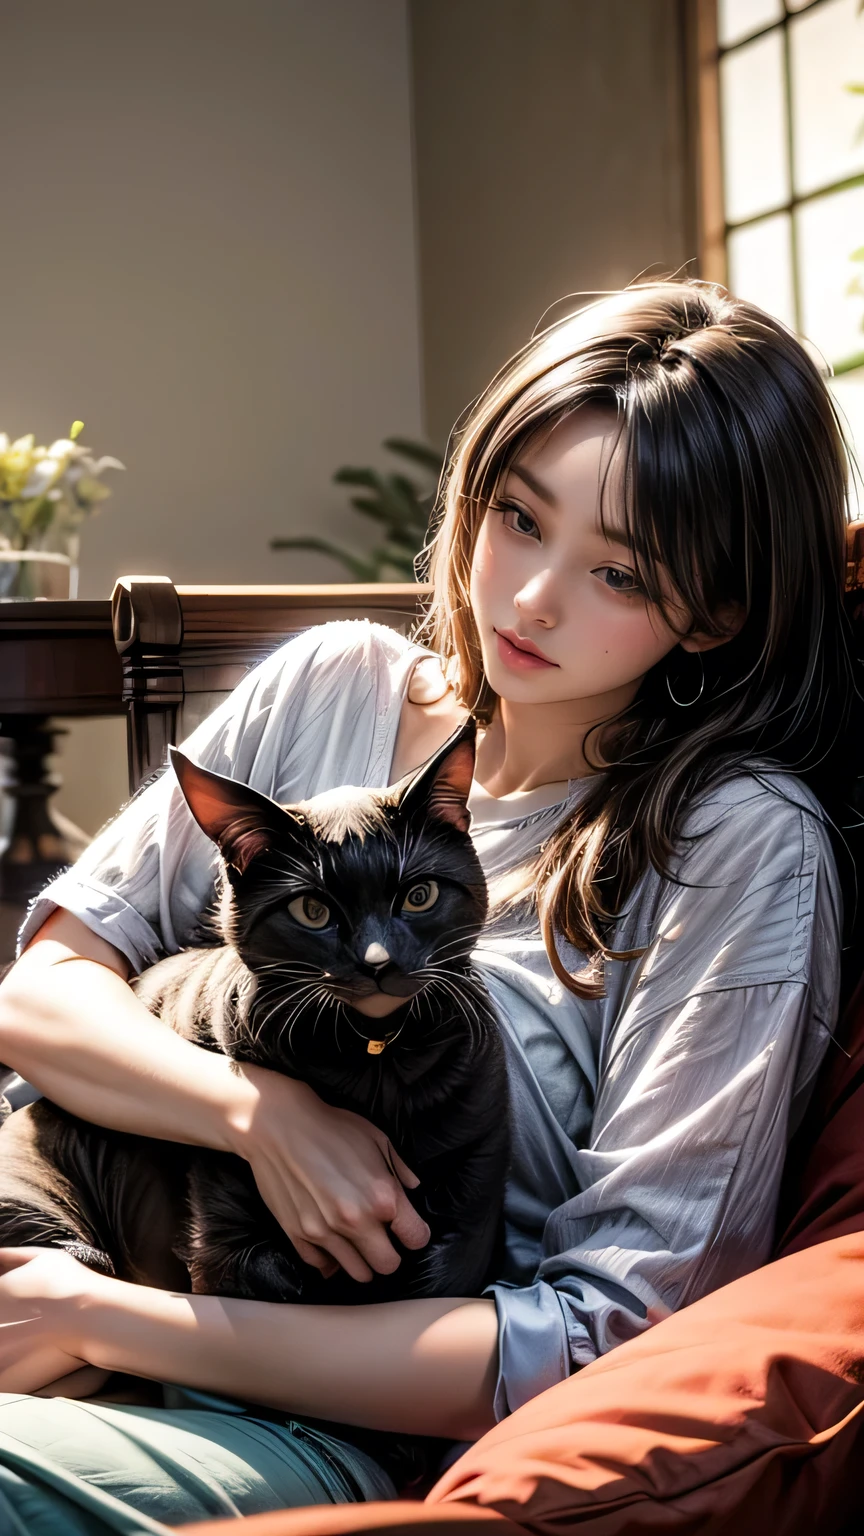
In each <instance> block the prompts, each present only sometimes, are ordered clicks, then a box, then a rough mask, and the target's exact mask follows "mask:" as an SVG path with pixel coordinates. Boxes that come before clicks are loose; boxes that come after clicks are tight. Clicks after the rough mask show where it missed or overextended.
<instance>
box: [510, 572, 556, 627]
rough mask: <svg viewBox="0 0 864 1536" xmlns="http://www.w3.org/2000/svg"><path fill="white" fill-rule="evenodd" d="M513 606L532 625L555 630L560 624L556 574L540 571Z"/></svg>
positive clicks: (517, 596) (528, 582) (517, 597)
mask: <svg viewBox="0 0 864 1536" xmlns="http://www.w3.org/2000/svg"><path fill="white" fill-rule="evenodd" d="M513 606H514V608H516V609H517V610H518V612H519V613H520V614H521V615H522V617H523V618H524V619H526V620H530V622H531V623H532V624H542V625H543V626H544V628H546V629H553V628H554V627H555V625H556V624H557V622H558V601H557V595H556V578H555V573H554V572H553V571H551V570H546V571H538V572H537V573H536V575H534V576H532V577H531V579H530V581H526V583H525V585H524V586H523V587H520V589H519V591H518V592H517V593H516V595H515V597H514V598H513Z"/></svg>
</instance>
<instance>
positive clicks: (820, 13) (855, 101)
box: [789, 0, 864, 233]
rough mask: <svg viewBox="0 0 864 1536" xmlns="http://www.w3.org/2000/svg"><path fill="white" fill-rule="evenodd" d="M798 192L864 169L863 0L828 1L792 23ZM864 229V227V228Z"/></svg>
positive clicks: (790, 33) (810, 190)
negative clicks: (855, 90)
mask: <svg viewBox="0 0 864 1536" xmlns="http://www.w3.org/2000/svg"><path fill="white" fill-rule="evenodd" d="M789 43H790V53H791V67H792V121H793V138H794V146H795V147H794V159H795V190H796V192H799V193H803V192H813V191H815V190H816V189H817V187H824V186H826V185H827V183H828V182H830V181H842V180H843V179H844V178H845V177H846V176H854V175H855V174H856V172H858V171H862V170H864V135H859V129H860V128H861V125H862V123H864V96H856V95H853V94H852V93H851V92H849V91H847V89H846V86H847V85H849V84H850V83H851V82H854V81H859V82H864V16H859V14H858V0H826V3H825V4H824V5H817V6H816V8H815V10H812V11H809V12H807V13H806V14H805V15H803V16H796V17H795V19H794V21H790V23H789ZM862 233H864V232H862Z"/></svg>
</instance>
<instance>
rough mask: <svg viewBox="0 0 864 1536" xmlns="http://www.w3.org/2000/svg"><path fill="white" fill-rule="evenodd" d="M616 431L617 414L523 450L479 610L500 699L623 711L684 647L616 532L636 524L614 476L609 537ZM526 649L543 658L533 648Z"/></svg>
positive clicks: (481, 541) (503, 495)
mask: <svg viewBox="0 0 864 1536" xmlns="http://www.w3.org/2000/svg"><path fill="white" fill-rule="evenodd" d="M616 431H617V424H616V420H615V417H614V416H613V415H611V414H610V413H608V412H605V411H603V410H600V409H597V408H594V407H583V408H582V409H581V410H578V411H576V412H574V414H573V415H572V416H569V417H567V418H566V419H565V420H563V421H561V422H559V423H558V424H557V425H556V426H555V427H554V428H553V430H552V431H551V432H549V433H548V434H546V435H544V436H540V437H538V438H536V439H535V440H534V441H533V442H532V443H529V444H528V446H527V447H526V448H525V449H523V451H522V453H521V454H520V455H519V456H518V458H517V461H516V462H515V464H514V465H513V466H512V468H511V469H510V471H509V472H508V474H507V475H506V477H505V479H504V481H503V484H502V485H501V486H500V487H499V493H498V496H497V498H496V500H495V501H494V503H493V504H492V505H491V506H490V507H489V509H488V511H487V512H486V515H485V517H484V519H483V523H482V526H481V528H480V532H479V534H478V537H477V544H476V546H475V550H474V558H473V561H472V566H471V603H472V607H473V611H474V618H475V622H476V624H477V629H478V632H479V636H480V643H481V646H482V650H483V667H484V671H485V673H486V677H487V679H488V681H489V684H490V686H491V687H492V688H493V689H494V691H495V693H497V694H498V696H499V697H500V698H503V699H507V700H510V701H512V702H513V703H551V702H555V701H559V700H565V699H574V700H577V699H589V698H598V700H599V699H601V698H602V697H603V696H604V695H610V696H614V702H615V705H616V707H621V706H623V704H625V703H626V702H629V697H632V695H633V694H634V693H635V691H636V689H637V687H638V685H639V682H640V681H641V679H642V678H643V677H644V675H645V673H646V672H647V671H648V670H649V668H650V667H653V666H654V664H655V663H656V662H658V661H660V660H661V658H662V657H663V656H665V655H666V654H667V653H668V652H669V651H670V650H672V648H673V646H675V645H676V644H677V642H678V639H679V636H678V634H677V633H676V632H675V631H674V630H673V629H671V628H670V626H669V625H668V623H667V622H666V620H665V619H664V617H663V615H662V614H661V613H660V611H659V609H657V608H656V607H654V606H652V605H651V604H649V603H648V602H647V600H646V598H645V597H644V596H643V594H642V592H641V591H640V589H639V586H638V584H637V580H636V575H635V567H634V562H633V557H632V554H631V551H630V549H629V548H628V546H627V544H626V542H624V535H623V532H622V533H621V534H620V536H619V535H618V533H617V532H616V523H617V526H618V528H619V529H621V530H623V527H624V519H623V515H622V516H621V517H620V520H619V518H617V517H616V514H615V500H616V498H615V472H614V471H613V474H612V475H611V476H610V478H609V481H608V484H607V491H606V524H607V528H606V532H605V533H604V531H603V528H602V527H601V522H600V489H601V482H602V477H603V473H604V471H605V469H606V466H607V464H608V462H609V458H610V453H611V449H612V444H613V441H614V435H615V433H616ZM682 618H683V615H682ZM526 642H528V643H529V645H530V646H533V647H534V648H535V649H536V651H537V652H539V653H540V655H534V654H531V653H530V652H526V651H525V650H524V649H521V648H520V647H521V646H523V645H524V644H525V643H526ZM624 695H627V697H624ZM600 712H601V713H602V712H603V711H602V709H601V711H600Z"/></svg>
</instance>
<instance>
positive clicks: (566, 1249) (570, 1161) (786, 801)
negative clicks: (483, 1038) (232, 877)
mask: <svg viewBox="0 0 864 1536" xmlns="http://www.w3.org/2000/svg"><path fill="white" fill-rule="evenodd" d="M423 654H424V651H423V648H422V647H420V646H417V645H415V644H413V643H411V642H410V641H408V640H405V639H403V638H402V637H401V636H399V635H398V634H396V633H395V632H394V631H391V630H389V629H386V628H383V627H381V626H379V625H376V624H369V623H367V622H353V621H349V622H337V623H332V624H326V625H323V626H320V627H318V628H314V629H311V630H308V631H306V632H305V633H303V634H301V635H298V636H296V637H295V638H294V639H292V640H290V641H289V642H288V643H287V644H286V645H284V646H282V647H281V648H280V649H279V650H278V651H276V652H275V654H274V655H273V656H271V657H270V658H269V659H268V660H267V661H265V662H263V663H262V664H261V665H260V666H259V667H257V668H255V670H254V671H252V672H250V673H249V675H248V677H246V678H245V679H244V681H243V682H242V683H241V684H240V685H239V687H238V688H237V689H235V691H234V693H233V694H232V695H231V696H230V697H229V698H228V699H227V700H226V701H225V702H224V703H223V704H222V705H221V706H220V707H219V708H218V709H217V710H215V712H214V713H213V714H212V715H211V716H210V717H209V718H208V719H207V720H205V721H204V723H203V724H202V725H200V726H199V727H198V729H197V730H196V731H195V732H194V733H193V735H192V736H191V737H189V739H188V740H187V741H186V742H185V743H184V750H185V751H186V752H187V753H189V754H190V755H191V756H193V757H195V758H196V759H197V760H198V761H199V762H201V763H202V764H204V765H205V766H206V767H208V768H212V769H214V770H215V771H216V772H218V773H223V774H228V775H231V776H233V777H235V778H237V779H240V780H242V781H243V782H244V783H247V784H251V785H252V786H254V788H256V789H258V790H262V791H264V793H266V794H268V795H271V796H273V797H274V799H276V800H278V801H281V802H283V803H284V802H291V801H296V800H302V799H305V798H308V797H310V796H312V795H315V794H317V793H319V792H320V791H322V790H325V789H330V788H334V787H336V786H337V785H341V784H345V783H352V784H360V785H371V786H380V785H386V784H387V783H389V779H390V765H391V761H392V756H393V749H394V745H395V739H396V732H397V728H398V724H399V715H400V710H401V706H402V700H403V697H404V694H405V690H406V687H407V685H408V681H409V678H410V675H411V672H412V670H413V667H414V665H415V663H416V661H417V660H418V659H419V657H420V656H421V655H423ZM585 782H586V781H584V780H582V781H578V780H577V781H572V782H571V783H570V784H569V785H566V786H563V785H562V786H560V788H561V790H562V791H563V798H559V799H557V800H556V801H555V802H554V803H553V804H544V803H543V801H544V798H546V796H547V795H548V792H549V786H542V791H543V793H541V792H540V791H537V792H532V795H531V796H530V797H528V799H527V800H523V799H522V797H520V796H515V797H511V798H512V802H513V804H512V813H511V815H510V816H508V815H506V814H503V816H502V811H506V806H507V804H508V802H507V801H501V802H499V803H498V805H497V806H496V807H494V808H492V807H490V806H489V804H488V801H489V797H488V796H485V792H483V791H482V790H481V789H480V787H479V786H475V791H474V793H473V794H472V800H471V806H472V811H473V813H474V816H475V823H474V825H473V826H472V836H473V837H474V839H475V844H476V846H477V849H478V853H479V855H480V859H481V861H482V863H483V867H484V870H485V872H486V874H487V876H489V877H491V876H494V875H496V874H500V873H502V872H504V871H506V870H507V869H512V868H514V867H515V866H516V865H517V864H521V863H522V862H523V861H524V859H525V857H526V856H527V855H529V854H530V853H532V852H534V851H536V849H537V848H538V847H539V845H540V844H541V843H542V841H543V840H544V839H545V838H546V837H547V836H548V834H549V832H550V831H551V830H552V829H553V828H554V826H555V825H556V823H557V822H558V821H559V820H560V819H561V817H562V816H564V815H565V814H566V813H567V811H568V809H569V807H570V805H571V804H572V803H573V800H574V798H575V797H577V796H578V795H580V794H582V793H583V792H584V788H585ZM484 801H485V804H484ZM216 869H217V859H216V851H215V848H214V846H213V844H212V843H211V842H210V841H209V840H208V839H207V838H206V837H205V836H204V834H203V833H202V832H201V831H200V830H199V828H198V827H197V825H196V824H195V822H194V821H193V820H192V817H191V815H190V813H189V811H188V809H187V806H186V803H185V801H184V799H183V797H182V795H181V794H180V792H179V789H178V787H177V784H176V781H175V779H174V775H173V774H172V773H170V772H168V773H165V774H164V775H163V776H162V777H160V778H159V779H157V780H156V782H155V783H153V784H151V785H150V787H148V788H147V789H145V790H144V791H143V792H141V793H140V794H139V795H138V796H136V797H135V798H134V799H133V800H132V801H131V802H130V803H129V804H128V805H127V806H126V808H125V809H124V810H123V811H122V812H121V813H120V815H119V816H118V817H117V818H116V819H115V820H114V821H112V822H110V823H109V825H108V826H107V827H106V828H105V829H104V830H103V832H102V833H101V834H100V836H99V837H98V838H97V839H96V841H95V842H94V843H93V844H91V846H90V847H89V848H88V849H87V851H86V852H85V853H84V855H83V856H82V858H80V859H79V861H78V863H77V864H75V865H74V866H73V867H72V868H71V869H69V870H68V871H67V872H65V873H64V874H61V875H60V876H59V878H58V879H56V880H54V881H53V882H52V883H51V884H50V885H49V886H48V887H47V888H46V890H45V891H44V892H43V893H42V895H41V896H39V897H38V898H37V899H36V901H35V902H34V903H33V905H32V907H31V910H30V911H29V913H28V916H27V920H26V922H25V925H24V928H23V930H22V942H26V940H27V939H28V938H29V937H30V936H31V935H32V934H33V933H34V932H35V931H36V929H37V928H38V927H39V926H40V925H41V923H42V922H44V920H45V918H46V917H47V916H48V914H49V912H50V911H52V910H53V908H54V907H55V906H62V907H65V908H67V909H68V910H69V911H71V912H74V913H75V914H76V916H78V917H79V918H80V919H81V920H82V921H83V922H84V923H86V924H87V926H88V927H89V928H91V929H92V930H93V932H95V933H98V934H100V935H101V936H102V937H103V938H105V939H107V940H108V941H109V942H110V943H111V944H114V945H115V946H116V947H117V948H118V949H119V950H121V951H122V952H123V953H124V954H125V955H126V956H127V957H128V958H129V960H130V962H131V964H132V966H133V968H134V969H135V970H136V971H140V970H142V969H144V968H145V967H146V966H148V965H150V964H152V963H153V962H154V961H156V960H157V959H159V958H160V957H161V956H163V955H165V954H170V953H174V952H176V951H177V950H178V949H180V948H181V947H184V946H188V945H190V944H194V943H195V942H196V941H198V939H199V936H200V934H201V917H202V914H203V913H204V912H205V910H206V909H207V907H208V906H209V904H210V903H211V901H212V898H213V893H214V879H215V875H216ZM670 874H672V875H673V876H674V879H665V878H661V877H660V876H659V875H658V874H656V873H655V872H654V871H653V870H649V871H648V872H647V873H646V874H645V876H644V877H643V878H642V880H641V881H640V883H639V885H638V887H637V889H636V890H635V891H634V892H633V893H632V895H631V897H630V899H629V901H628V903H627V909H626V912H625V913H624V914H623V915H622V917H621V919H620V921H619V923H618V925H617V928H616V932H615V934H614V936H613V941H612V942H613V946H614V947H615V948H618V949H630V948H635V947H641V946H645V953H644V955H643V956H642V957H641V958H640V959H638V960H634V961H629V962H626V963H624V962H616V963H614V964H611V965H609V966H607V970H606V993H605V996H604V997H602V998H599V999H597V1000H590V1001H586V1000H584V999H581V998H576V997H574V996H573V995H572V994H571V993H570V992H568V991H566V990H565V989H563V988H562V987H561V986H560V985H559V983H558V982H557V980H556V979H555V977H554V973H553V972H552V969H551V966H550V964H549V960H548V957H547V955H546V952H545V950H544V947H543V943H542V940H541V939H540V936H539V932H538V930H537V926H536V922H535V921H534V920H533V919H531V920H529V921H528V922H527V923H526V922H523V924H522V925H521V926H520V925H519V924H514V923H513V922H512V921H511V922H510V923H509V924H507V923H502V922H501V921H500V920H499V922H498V923H496V924H492V925H490V926H489V927H487V930H486V931H485V934H484V937H483V939H482V940H481V942H480V944H479V946H478V948H477V950H476V951H475V954H474V960H475V963H476V965H477V967H478V969H479V970H480V971H481V973H482V975H483V979H484V981H485V982H486V985H487V987H488V989H489V992H490V994H491V996H492V999H493V1001H494V1004H495V1006H496V1011H497V1013H498V1016H499V1019H500V1023H501V1028H502V1032H503V1035H504V1040H505V1044H506V1049H507V1056H508V1065H509V1076H510V1088H511V1116H512V1127H513V1130H512V1139H513V1151H512V1162H511V1172H510V1177H509V1182H508V1189H507V1195H506V1205H505V1216H506V1225H507V1243H506V1261H505V1264H504V1269H503V1273H502V1274H501V1276H500V1277H499V1279H498V1281H497V1282H496V1283H495V1284H494V1285H492V1286H491V1287H490V1288H489V1294H490V1295H491V1296H493V1297H494V1299H495V1303H496V1306H497V1309H498V1317H499V1338H500V1371H499V1380H498V1386H497V1393H496V1411H497V1414H498V1416H499V1418H500V1417H503V1416H504V1415H505V1414H506V1413H508V1412H510V1411H512V1410H513V1409H515V1408H518V1407H519V1405H520V1404H521V1403H524V1402H525V1401H526V1400H527V1399H529V1398H531V1397H532V1396H534V1394H535V1393H537V1392H540V1391H541V1390H542V1389H543V1388H545V1387H548V1386H551V1385H552V1384H553V1383H554V1382H557V1381H560V1380H561V1379H562V1378H564V1377H566V1376H567V1375H568V1374H569V1373H570V1372H571V1371H572V1370H573V1369H574V1368H576V1367H578V1366H580V1365H583V1364H585V1363H587V1362H588V1361H590V1360H592V1359H594V1358H595V1356H597V1355H598V1354H603V1353H605V1352H606V1351H607V1350H609V1349H611V1348H613V1347H614V1345H616V1344H619V1343H621V1342H622V1340H624V1339H628V1338H632V1337H633V1336H634V1335H635V1334H638V1333H640V1332H641V1331H643V1330H644V1329H646V1328H648V1327H650V1325H651V1324H652V1323H653V1322H655V1321H657V1320H658V1318H660V1317H663V1316H665V1315H666V1314H667V1313H668V1312H669V1311H675V1310H677V1309H678V1308H679V1307H682V1306H685V1305H686V1304H687V1303H689V1302H691V1301H695V1300H696V1298H697V1297H699V1296H701V1295H703V1294H704V1293H705V1292H707V1291H710V1290H713V1289H714V1288H715V1287H717V1286H720V1285H723V1284H725V1283H726V1282H727V1281H730V1280H733V1279H735V1278H736V1277H737V1276H738V1275H741V1274H744V1273H746V1272H747V1271H749V1270H752V1269H754V1268H756V1267H757V1266H758V1265H759V1264H761V1263H763V1262H764V1261H765V1260H766V1259H767V1258H768V1256H769V1254H770V1250H771V1241H772V1229H773V1223H774V1217H775V1207H776V1200H777V1191H778V1185H779V1180H780V1174H781V1169H782V1164H783V1159H784V1153H785V1148H786V1144H787V1141H788V1137H789V1135H790V1132H791V1130H792V1129H793V1128H794V1126H795V1124H796V1123H797V1121H798V1119H799V1117H800V1114H801V1112H802V1110H803V1108H804V1104H805V1103H806V1099H807V1096H808V1094H809V1091H810V1088H811V1086H812V1083H813V1078H814V1075H815V1072H816V1069H817V1067H818V1065H819V1062H820V1059H821V1057H822V1054H823V1052H824V1050H825V1046H826V1044H827V1041H828V1039H829V1032H830V1030H831V1029H832V1028H833V1024H834V1019H835V1013H836V1006H837V990H838V977H839V942H840V940H839V925H840V899H839V895H838V886H837V877H836V871H835V868H834V862H833V858H832V854H831V851H830V847H829V842H828V838H827V835H826V832H825V829H824V826H823V819H822V817H821V814H820V812H819V808H818V805H817V803H816V802H815V800H814V799H813V797H812V796H811V795H810V793H809V791H808V790H807V789H806V788H805V787H804V786H803V785H802V784H801V783H800V782H799V781H798V780H796V779H795V778H793V777H792V776H790V775H788V774H785V773H783V772H780V771H779V770H776V769H775V770H770V769H767V768H765V767H764V766H763V767H759V766H758V765H754V766H753V768H752V769H751V770H750V771H747V772H743V771H742V772H740V773H738V774H737V775H736V776H735V777H734V778H730V779H729V780H728V781H726V782H725V783H724V784H723V785H722V786H721V787H720V788H718V789H715V790H713V791H712V792H711V793H710V794H708V795H706V796H704V797H702V798H701V799H700V800H698V801H696V802H694V803H693V804H692V805H691V806H690V808H689V811H688V814H687V816H686V818H685V824H684V827H683V832H682V837H681V842H680V851H679V853H678V855H677V857H676V862H675V867H674V869H673V870H672V871H670ZM559 948H560V952H561V955H562V958H563V960H564V962H565V964H566V965H568V967H569V968H570V969H571V970H575V969H576V968H577V967H578V966H579V964H580V961H581V957H580V956H579V955H577V954H575V953H573V952H572V951H569V949H568V946H567V945H566V944H564V943H563V942H561V943H560V945H559Z"/></svg>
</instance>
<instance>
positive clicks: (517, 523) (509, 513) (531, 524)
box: [501, 506, 540, 539]
mask: <svg viewBox="0 0 864 1536" xmlns="http://www.w3.org/2000/svg"><path fill="white" fill-rule="evenodd" d="M501 511H502V512H503V514H504V518H503V522H504V527H505V528H512V529H513V532H514V533H526V534H528V536H529V537H530V538H535V537H536V538H538V539H539V537H540V529H539V528H538V527H537V523H536V521H535V519H534V518H533V517H532V516H531V513H530V512H526V511H524V509H523V508H522V507H512V506H510V507H506V506H505V507H502V508H501ZM508 519H509V521H508Z"/></svg>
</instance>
